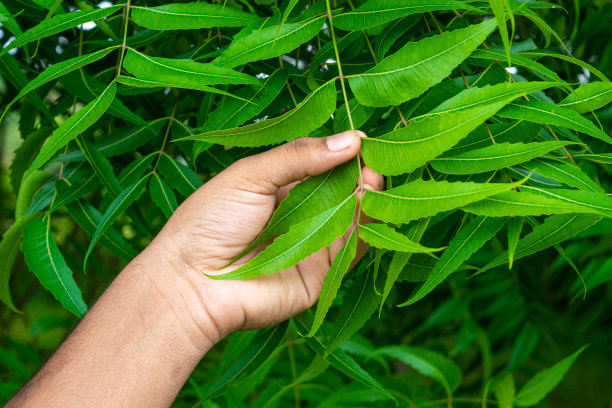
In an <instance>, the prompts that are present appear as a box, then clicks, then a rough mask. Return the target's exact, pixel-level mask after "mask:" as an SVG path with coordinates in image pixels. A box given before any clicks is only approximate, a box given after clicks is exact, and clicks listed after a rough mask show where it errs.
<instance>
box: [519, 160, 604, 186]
mask: <svg viewBox="0 0 612 408" xmlns="http://www.w3.org/2000/svg"><path fill="white" fill-rule="evenodd" d="M521 167H524V168H526V169H527V170H529V171H533V172H535V173H538V174H541V175H542V176H544V177H548V178H551V179H553V180H557V181H560V182H561V183H563V184H567V185H568V186H570V187H575V188H577V189H579V190H586V191H593V192H596V193H604V189H603V188H601V186H600V185H599V184H597V183H595V182H594V181H593V180H591V178H589V176H587V175H586V174H585V173H583V172H582V171H581V170H580V168H579V167H576V166H572V165H569V164H565V163H559V162H556V161H551V160H542V159H536V160H532V161H530V162H529V163H523V164H522V165H521Z"/></svg>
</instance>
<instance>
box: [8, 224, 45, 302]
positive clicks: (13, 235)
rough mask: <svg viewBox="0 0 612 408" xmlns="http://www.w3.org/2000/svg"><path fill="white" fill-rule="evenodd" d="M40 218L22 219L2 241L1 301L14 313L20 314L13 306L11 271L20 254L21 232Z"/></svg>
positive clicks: (12, 226)
mask: <svg viewBox="0 0 612 408" xmlns="http://www.w3.org/2000/svg"><path fill="white" fill-rule="evenodd" d="M39 216H40V214H38V213H35V214H28V215H25V216H23V217H20V218H19V219H17V221H15V222H14V223H13V225H11V227H10V228H9V229H8V230H6V232H5V233H4V234H3V235H2V239H1V240H0V300H1V301H2V303H4V304H5V305H6V306H7V307H8V308H9V309H11V310H12V311H14V312H19V310H18V309H17V307H15V305H14V304H13V299H12V298H11V290H10V287H9V281H10V278H11V269H12V267H13V263H15V257H16V256H17V253H18V252H19V246H20V244H21V237H22V234H21V232H22V230H23V228H24V226H26V225H27V224H28V223H29V222H30V221H32V220H33V219H34V218H36V217H39Z"/></svg>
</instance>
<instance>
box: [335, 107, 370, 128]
mask: <svg viewBox="0 0 612 408" xmlns="http://www.w3.org/2000/svg"><path fill="white" fill-rule="evenodd" d="M349 110H350V111H351V119H352V120H353V126H354V127H355V129H359V128H360V127H361V126H362V125H363V124H364V123H366V122H367V121H368V119H370V116H372V114H373V113H374V108H372V107H370V106H363V105H362V104H360V103H359V102H358V101H357V99H351V100H349ZM345 130H351V123H350V121H349V117H348V112H347V110H346V104H343V105H342V106H341V107H339V108H338V110H337V111H336V113H335V114H334V133H340V132H344V131H345Z"/></svg>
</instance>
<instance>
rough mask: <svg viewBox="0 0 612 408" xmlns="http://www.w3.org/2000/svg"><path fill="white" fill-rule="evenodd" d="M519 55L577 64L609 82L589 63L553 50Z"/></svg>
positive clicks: (561, 41)
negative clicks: (556, 59)
mask: <svg viewBox="0 0 612 408" xmlns="http://www.w3.org/2000/svg"><path fill="white" fill-rule="evenodd" d="M534 15H535V13H534ZM555 34H556V33H555ZM557 39H558V40H559V42H560V43H561V44H562V45H563V40H561V38H560V37H558V36H557ZM564 46H565V45H564ZM566 50H567V49H566ZM568 54H569V51H568ZM519 55H522V56H524V57H527V58H543V57H550V58H558V59H560V60H563V61H567V62H570V63H572V64H575V65H577V66H579V67H582V68H584V69H586V70H588V71H590V72H592V73H593V74H595V75H596V76H597V77H598V78H599V79H601V80H602V81H605V82H608V81H609V79H608V78H607V77H606V76H605V75H604V74H603V73H602V72H601V71H599V70H598V69H597V68H595V67H594V66H592V65H591V64H589V63H587V62H584V61H581V60H579V59H578V58H574V57H572V56H570V55H565V54H560V53H558V52H556V51H551V50H533V51H527V52H521V53H520V54H519Z"/></svg>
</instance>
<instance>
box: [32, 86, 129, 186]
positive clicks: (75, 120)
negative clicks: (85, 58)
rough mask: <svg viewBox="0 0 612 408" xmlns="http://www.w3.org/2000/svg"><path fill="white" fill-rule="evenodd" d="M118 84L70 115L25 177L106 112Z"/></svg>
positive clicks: (52, 136) (45, 145) (109, 87)
mask: <svg viewBox="0 0 612 408" xmlns="http://www.w3.org/2000/svg"><path fill="white" fill-rule="evenodd" d="M116 92H117V85H116V84H115V83H114V82H113V83H111V84H110V85H109V86H108V87H107V88H106V90H104V92H102V94H101V95H100V96H99V97H98V98H96V99H94V100H93V101H91V102H89V103H88V104H87V105H85V107H84V108H82V109H80V110H79V111H77V112H76V113H75V114H74V115H72V116H70V117H69V118H68V119H66V121H64V123H62V124H61V125H60V126H59V127H58V128H57V129H55V130H54V131H53V133H52V134H51V137H50V138H49V140H47V143H45V144H44V146H43V147H42V149H41V150H40V152H39V153H38V155H37V156H36V159H34V162H33V163H32V165H31V166H30V168H29V169H28V170H27V171H26V173H25V175H24V177H27V176H28V175H29V174H31V173H32V172H33V171H34V170H37V169H39V168H40V167H42V166H43V165H44V164H45V163H47V161H49V159H50V158H51V157H52V156H53V155H54V154H55V153H56V152H57V151H58V150H59V149H61V148H62V147H64V146H65V145H66V143H68V142H69V141H71V140H72V139H74V138H75V137H77V135H79V134H80V133H83V132H84V131H85V130H87V128H89V127H90V126H91V125H93V124H94V123H95V122H96V121H97V120H98V119H100V117H101V116H102V115H103V114H104V112H106V109H108V107H109V106H110V104H111V102H112V101H113V99H114V98H115V93H116Z"/></svg>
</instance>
